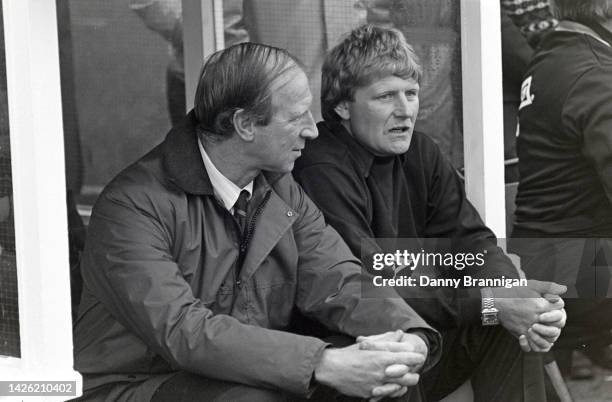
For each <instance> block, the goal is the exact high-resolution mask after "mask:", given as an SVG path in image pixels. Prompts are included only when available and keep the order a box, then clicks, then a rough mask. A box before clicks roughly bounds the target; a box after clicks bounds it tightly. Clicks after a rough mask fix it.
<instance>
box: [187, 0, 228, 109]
mask: <svg viewBox="0 0 612 402" xmlns="http://www.w3.org/2000/svg"><path fill="white" fill-rule="evenodd" d="M182 4H183V55H184V62H185V97H186V99H185V101H186V103H185V104H186V106H187V110H190V109H191V108H192V107H193V98H194V96H195V91H196V88H197V86H198V78H199V75H200V68H201V67H202V63H203V61H204V59H205V58H206V56H208V55H210V54H211V53H213V52H214V51H216V50H217V49H221V48H223V45H224V44H223V2H222V1H221V0H183V3H182Z"/></svg>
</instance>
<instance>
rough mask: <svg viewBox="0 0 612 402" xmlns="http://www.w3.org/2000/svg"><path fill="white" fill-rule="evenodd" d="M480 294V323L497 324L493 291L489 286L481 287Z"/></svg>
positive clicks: (486, 324) (496, 310)
mask: <svg viewBox="0 0 612 402" xmlns="http://www.w3.org/2000/svg"><path fill="white" fill-rule="evenodd" d="M481 294H482V312H481V315H482V325H483V326H489V325H497V324H499V319H498V318H497V313H499V310H498V309H496V308H495V298H494V297H493V291H492V290H491V289H490V288H484V289H481Z"/></svg>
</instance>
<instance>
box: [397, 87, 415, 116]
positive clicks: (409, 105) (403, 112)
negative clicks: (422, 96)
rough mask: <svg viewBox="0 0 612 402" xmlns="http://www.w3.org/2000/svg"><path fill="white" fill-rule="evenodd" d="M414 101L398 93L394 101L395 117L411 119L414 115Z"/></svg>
mask: <svg viewBox="0 0 612 402" xmlns="http://www.w3.org/2000/svg"><path fill="white" fill-rule="evenodd" d="M414 102H415V101H414V100H412V99H408V97H407V96H406V95H405V94H403V93H400V94H399V95H398V96H397V98H396V100H395V115H396V116H398V117H410V118H412V117H413V114H414Z"/></svg>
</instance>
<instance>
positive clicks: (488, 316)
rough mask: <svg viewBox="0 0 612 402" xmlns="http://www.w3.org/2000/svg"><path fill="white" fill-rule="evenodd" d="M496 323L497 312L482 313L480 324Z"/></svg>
mask: <svg viewBox="0 0 612 402" xmlns="http://www.w3.org/2000/svg"><path fill="white" fill-rule="evenodd" d="M498 323H499V321H498V320H497V312H491V313H485V312H483V313H482V325H497V324H498Z"/></svg>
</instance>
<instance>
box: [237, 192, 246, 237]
mask: <svg viewBox="0 0 612 402" xmlns="http://www.w3.org/2000/svg"><path fill="white" fill-rule="evenodd" d="M248 197H249V192H248V191H246V190H242V191H241V192H240V196H238V200H236V203H235V204H234V218H235V219H236V222H237V223H238V226H239V227H240V237H241V238H244V236H245V235H246V226H247V209H248V206H249V201H248Z"/></svg>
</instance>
